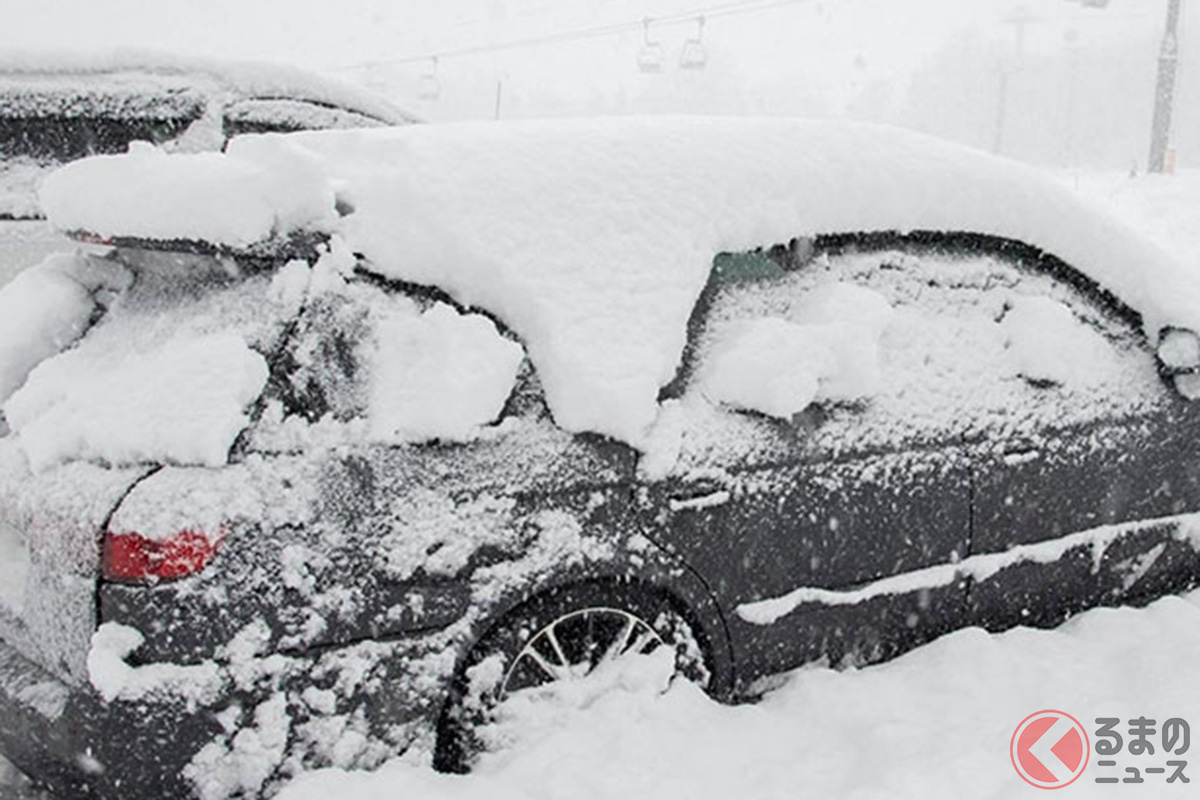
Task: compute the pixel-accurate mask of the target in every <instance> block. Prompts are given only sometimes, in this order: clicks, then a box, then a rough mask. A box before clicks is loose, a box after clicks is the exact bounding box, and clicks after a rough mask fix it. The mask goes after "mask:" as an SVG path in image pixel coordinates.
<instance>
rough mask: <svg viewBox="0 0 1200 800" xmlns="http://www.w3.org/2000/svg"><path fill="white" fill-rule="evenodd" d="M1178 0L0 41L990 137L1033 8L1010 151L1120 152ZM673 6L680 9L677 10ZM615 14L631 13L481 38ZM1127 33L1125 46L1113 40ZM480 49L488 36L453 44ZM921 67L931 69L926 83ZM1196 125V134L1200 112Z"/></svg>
mask: <svg viewBox="0 0 1200 800" xmlns="http://www.w3.org/2000/svg"><path fill="white" fill-rule="evenodd" d="M1166 5H1167V0H1110V2H1109V4H1108V7H1107V8H1104V9H1090V8H1085V7H1083V6H1082V4H1081V2H1080V1H1079V0H641V1H640V2H639V1H638V0H435V1H434V2H428V1H420V2H418V1H417V0H36V1H35V0H0V19H2V20H3V24H0V51H9V52H11V51H12V50H14V49H45V48H60V49H68V50H73V51H78V50H94V49H99V48H109V47H141V48H158V49H163V50H168V51H172V52H178V53H186V54H191V55H203V56H212V57H221V58H235V59H257V60H274V61H282V62H287V63H291V64H294V65H298V66H302V67H307V68H309V69H313V70H316V71H321V72H327V73H329V74H332V75H336V76H339V77H342V78H344V79H347V80H350V81H352V82H356V83H360V84H363V85H366V86H368V87H369V88H372V89H374V90H375V91H377V92H379V93H381V94H384V95H386V96H387V97H389V98H390V99H391V100H393V101H395V102H397V103H399V104H401V105H403V106H406V107H408V108H410V109H412V110H413V111H416V112H417V113H418V114H420V115H422V116H423V117H425V118H426V119H429V120H431V121H441V120H454V119H465V118H490V117H492V116H494V115H495V113H496V107H497V95H498V94H500V95H502V103H501V106H502V112H501V116H504V117H506V118H508V117H530V116H560V115H574V114H598V113H600V114H609V113H722V114H724V113H752V114H797V115H803V116H849V117H853V118H862V119H870V120H878V121H887V122H896V123H899V124H903V125H908V126H911V127H916V128H918V129H922V130H927V131H929V132H931V133H936V134H938V135H944V136H949V137H951V138H957V139H959V140H962V141H966V142H968V143H972V144H976V145H978V146H984V147H986V146H989V144H990V142H991V141H992V139H993V134H992V131H991V129H992V127H994V119H995V117H996V116H997V115H996V112H995V110H994V109H995V106H996V104H997V101H996V100H995V99H994V98H995V96H997V86H998V85H999V83H1000V78H1001V75H1002V73H1003V72H1004V71H1005V70H1006V69H1009V68H1010V65H1009V64H1008V63H1007V60H1008V59H1009V58H1011V57H1012V56H1013V55H1014V53H1015V51H1016V39H1017V37H1016V35H1015V34H1016V31H1017V26H1016V25H1014V24H1012V21H1011V20H1012V19H1013V18H1014V16H1015V15H1018V14H1021V13H1023V14H1024V15H1026V16H1029V17H1031V18H1033V19H1034V21H1033V22H1031V23H1029V24H1028V25H1027V26H1024V27H1025V36H1024V54H1025V55H1024V59H1023V62H1022V64H1021V65H1020V69H1021V70H1022V71H1020V72H1016V73H1014V78H1013V81H1012V82H1011V83H1012V85H1011V86H1010V87H1009V96H1010V102H1011V103H1012V107H1011V108H1010V109H1009V113H1008V122H1007V123H1006V125H1009V126H1015V127H1014V129H1013V130H1012V131H1009V132H1006V135H1005V141H1006V142H1008V143H1011V150H1010V151H1009V153H1010V154H1012V155H1015V156H1017V157H1022V158H1028V159H1030V160H1035V161H1058V162H1060V163H1070V162H1075V161H1079V160H1080V159H1091V160H1093V161H1096V160H1099V161H1104V162H1105V163H1108V164H1111V165H1116V164H1122V165H1126V166H1127V165H1128V164H1129V163H1130V161H1131V160H1136V159H1137V158H1139V157H1140V155H1139V154H1140V153H1141V151H1142V150H1143V149H1144V142H1142V139H1143V138H1145V135H1144V133H1143V132H1142V128H1143V127H1145V125H1144V124H1143V122H1142V117H1145V116H1147V115H1148V113H1149V112H1148V107H1147V103H1150V102H1152V101H1151V100H1150V98H1152V96H1153V84H1154V68H1155V67H1154V64H1155V57H1156V51H1157V42H1158V39H1159V37H1160V36H1161V30H1162V24H1163V17H1164V16H1165V10H1166ZM1187 5H1189V4H1187V3H1185V7H1186V6H1187ZM701 13H703V14H704V15H705V25H704V32H703V44H704V48H705V51H706V53H707V63H706V66H705V68H704V69H703V70H683V69H680V67H679V63H678V61H679V57H680V53H681V49H682V48H683V46H684V44H685V41H686V40H687V39H688V38H689V37H692V36H695V35H696V33H697V29H698V26H697V23H696V21H695V19H694V18H695V17H696V16H698V15H700V14H701ZM647 17H648V18H650V20H651V27H650V38H651V39H652V40H653V41H656V42H658V43H660V44H661V46H662V53H663V56H664V69H663V71H662V72H661V74H645V73H643V72H640V71H639V70H638V65H637V58H638V53H639V50H641V48H642V45H643V32H642V30H641V26H640V25H639V21H640V20H642V19H644V18H647ZM668 18H675V19H676V21H673V22H670V23H667V22H664V19H668ZM1197 25H1200V14H1193V15H1191V18H1189V17H1187V16H1186V13H1185V26H1184V28H1185V31H1184V34H1185V35H1184V37H1183V39H1184V43H1183V53H1184V60H1185V62H1186V61H1187V59H1188V58H1189V57H1190V56H1189V53H1190V50H1189V48H1190V46H1191V41H1193V40H1195V41H1197V42H1200V30H1196V28H1197ZM610 26H615V27H617V28H619V29H621V30H619V31H618V32H617V33H613V34H609V35H605V36H598V37H593V38H585V39H570V38H567V39H566V40H562V41H557V42H554V43H544V44H540V45H536V46H521V47H512V48H501V49H492V50H488V49H487V48H495V47H496V46H499V45H505V44H509V43H512V42H514V41H517V40H523V39H530V38H540V37H547V36H550V37H554V36H559V35H562V34H568V35H569V34H571V33H573V32H577V31H580V30H585V29H593V28H597V27H605V28H607V27H610ZM1114 47H1115V48H1123V50H1122V52H1121V53H1116V52H1115V51H1114V50H1113V48H1114ZM477 48H483V49H484V52H480V53H475V54H472V55H460V56H455V55H453V53H454V52H455V51H459V50H463V49H477ZM955 48H957V50H955ZM1106 48H1107V49H1106ZM1068 53H1070V54H1071V55H1066V54H1068ZM435 54H441V57H440V58H439V59H438V62H437V66H436V70H435V69H434V66H433V62H432V60H431V59H428V58H422V57H427V56H430V55H435ZM1089 54H1090V55H1089ZM1089 57H1090V58H1091V60H1090V61H1089ZM1039 59H1040V60H1039ZM930 65H935V66H933V67H931V66H930ZM931 69H934V70H935V71H936V70H941V71H944V72H945V76H944V78H945V81H944V82H945V83H946V85H945V86H944V87H943V86H941V85H940V83H941V82H943V81H942V76H941V74H940V73H939V74H938V75H935V76H934V77H933V78H932V79H931V77H930V70H931ZM435 71H436V86H437V90H438V91H437V93H436V95H437V96H436V98H432V97H431V96H429V95H431V94H432V93H431V92H429V91H425V92H422V91H421V90H422V88H423V87H424V88H425V89H426V90H427V89H428V88H429V86H430V81H429V79H428V78H423V77H422V76H423V75H427V74H430V73H433V72H435ZM1102 73H1103V74H1102ZM917 74H921V75H922V80H923V84H922V85H921V86H920V87H918V90H917V91H914V90H913V89H912V87H913V76H914V75H917ZM1195 82H1196V83H1200V75H1198V79H1197V80H1196V81H1195ZM1184 83H1185V84H1186V83H1187V81H1186V80H1185V81H1184ZM1185 88H1187V87H1186V86H1185ZM1197 89H1200V86H1198V87H1197ZM423 95H425V96H423ZM1068 96H1070V97H1072V98H1073V99H1070V100H1068ZM943 97H944V99H945V102H944V103H942V99H941V98H943ZM1198 98H1200V96H1198ZM939 104H941V105H945V106H946V108H944V109H943V108H941V107H939ZM1106 104H1107V105H1108V106H1110V107H1111V108H1117V109H1118V111H1117V112H1116V115H1117V119H1118V121H1120V122H1121V124H1119V125H1116V126H1113V125H1112V124H1111V123H1110V122H1108V121H1105V119H1104V117H1103V116H1102V113H1101V112H1102V109H1103V106H1105V105H1106ZM1068 106H1069V107H1070V108H1072V109H1074V110H1073V111H1072V112H1071V113H1070V114H1068V115H1067V116H1066V117H1064V116H1063V114H1062V113H1061V110H1062V109H1063V108H1065V107H1068ZM1111 116H1112V113H1110V115H1109V117H1110V118H1111ZM1043 117H1044V118H1045V119H1044V120H1043ZM1097 125H1099V126H1100V127H1101V128H1103V129H1105V130H1107V129H1113V132H1112V133H1111V135H1110V136H1109V137H1108V138H1109V139H1111V141H1109V142H1107V143H1106V144H1105V147H1104V148H1101V149H1098V150H1097V151H1096V152H1095V153H1093V154H1091V155H1088V154H1085V153H1082V152H1081V146H1082V145H1083V144H1086V143H1087V142H1089V141H1090V139H1091V138H1094V137H1095V135H1096V131H1095V128H1096V126H1097ZM1187 125H1188V129H1189V130H1190V131H1191V133H1190V134H1189V135H1190V136H1192V137H1193V138H1194V139H1195V141H1196V142H1197V148H1200V114H1198V115H1196V119H1195V120H1194V121H1193V122H1189V123H1187ZM1022 126H1023V127H1024V128H1025V129H1024V130H1022V129H1021V128H1022ZM1117 128H1119V130H1116V129H1117ZM1101 133H1102V134H1103V133H1104V130H1102V131H1101ZM1063 142H1066V144H1063ZM1190 149H1194V148H1189V152H1190Z"/></svg>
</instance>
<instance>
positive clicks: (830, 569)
mask: <svg viewBox="0 0 1200 800" xmlns="http://www.w3.org/2000/svg"><path fill="white" fill-rule="evenodd" d="M923 267H924V264H923V262H922V261H921V260H920V259H917V258H913V257H910V256H906V255H904V254H902V253H897V252H886V251H885V252H871V253H841V254H836V253H835V254H832V255H831V254H825V255H824V256H822V257H820V258H817V259H815V260H813V261H811V262H808V263H806V264H803V265H795V264H793V263H791V262H789V261H787V260H786V259H783V264H782V265H780V264H778V263H776V262H775V261H774V260H772V259H770V258H768V257H767V256H766V255H764V254H762V253H749V254H741V255H739V256H722V257H719V258H718V259H717V262H716V264H715V268H714V271H713V274H712V278H711V280H710V282H709V286H708V287H707V288H706V290H705V293H704V296H703V297H702V299H701V302H700V303H699V304H698V306H697V311H696V313H695V314H694V315H693V321H692V323H693V324H692V325H691V331H690V335H689V339H690V344H689V348H688V353H687V355H686V357H685V364H684V366H683V372H682V373H681V377H680V378H679V379H678V380H677V381H676V383H675V385H673V386H672V387H670V388H669V394H671V395H672V397H671V399H669V400H668V401H667V402H666V404H665V407H664V410H663V413H662V416H661V417H660V419H659V422H658V424H657V426H656V428H655V430H654V432H653V434H652V435H651V438H650V442H649V444H648V446H647V448H646V453H645V455H644V456H643V459H642V462H641V467H640V472H641V477H642V480H643V488H642V490H641V497H640V509H641V512H642V514H643V524H644V526H645V528H646V530H647V531H648V533H649V535H650V536H652V537H654V538H657V539H658V540H660V541H661V542H663V543H664V545H665V546H668V547H670V548H674V549H675V550H677V551H678V552H680V553H681V554H682V556H683V557H684V559H685V560H686V561H687V562H688V563H689V564H691V565H692V566H693V567H694V568H695V569H696V570H697V571H698V572H699V573H700V574H701V576H702V577H703V578H704V579H705V580H706V581H707V582H708V584H709V586H710V588H711V589H712V591H713V593H714V595H715V596H716V598H717V600H718V603H719V604H720V605H721V606H722V608H724V609H725V611H726V615H727V624H728V626H729V631H730V637H731V640H732V641H733V644H734V647H735V656H736V658H737V660H738V664H739V666H738V679H739V682H740V683H741V684H742V686H743V688H749V687H750V686H751V685H752V683H753V681H754V680H755V679H756V678H757V677H759V676H762V675H765V674H768V673H773V672H778V671H781V670H784V669H788V668H790V667H793V666H795V665H797V664H800V663H803V662H804V661H808V660H813V659H817V658H829V659H832V660H834V661H838V662H849V663H857V662H861V661H869V660H874V659H878V658H883V657H886V656H888V655H890V654H892V653H895V652H897V651H898V650H899V649H903V648H905V647H909V646H912V645H914V644H916V643H919V642H922V641H926V640H928V639H929V638H931V637H933V636H936V635H938V634H939V633H941V632H944V631H946V630H948V629H950V628H952V627H954V626H956V625H959V624H961V622H962V619H963V612H964V603H965V583H964V582H963V581H962V580H961V579H960V577H959V574H958V572H957V570H956V566H955V565H956V562H958V561H959V560H961V559H962V558H965V557H966V554H967V551H968V536H969V532H970V496H971V486H970V481H971V469H970V461H969V458H968V455H967V452H966V450H965V447H964V446H965V443H966V441H967V433H968V431H969V427H970V424H969V420H970V419H971V414H970V413H968V412H969V411H970V409H969V408H968V407H969V406H970V404H971V402H972V400H973V399H975V398H972V397H971V396H969V395H967V394H964V393H963V392H962V391H959V388H960V387H959V386H958V385H960V384H963V383H965V382H967V381H968V380H969V378H970V376H971V375H972V374H973V364H974V348H975V346H976V342H975V339H976V338H978V336H977V335H974V338H972V336H964V335H963V333H964V327H966V328H969V327H970V325H969V324H967V323H964V322H963V320H962V319H961V317H963V316H966V317H969V318H970V319H969V320H968V322H974V321H975V319H974V317H979V316H982V317H983V319H984V320H985V321H986V322H987V324H989V325H990V324H992V323H991V321H990V318H988V317H987V316H986V314H982V312H979V311H978V310H975V311H974V312H973V314H974V316H972V313H968V312H967V311H964V310H963V309H968V310H970V309H972V308H973V306H972V304H973V302H974V301H975V300H977V299H978V294H979V289H978V287H973V286H968V287H967V288H965V289H959V288H956V287H957V282H959V281H961V280H962V278H963V275H961V274H959V273H958V272H956V271H954V270H951V271H950V273H949V274H942V273H937V272H931V271H930V270H927V269H924V268H923ZM942 272H943V273H944V272H945V270H943V271H942ZM976 277H977V278H978V279H979V280H978V283H979V286H982V285H983V282H984V281H985V280H986V275H984V276H976ZM847 286H851V287H857V290H859V293H858V294H855V292H854V291H850V290H846V289H845V288H844V287H847ZM830 287H834V288H835V289H836V291H835V292H834V293H833V300H830V294H829V291H828V290H829V289H830ZM864 290H865V291H866V292H867V294H865V295H864V294H862V291H864ZM956 294H957V295H963V296H962V297H950V299H949V300H947V296H948V295H956ZM839 295H840V296H841V298H842V299H841V301H838V300H837V296H839ZM814 296H824V297H825V298H826V301H829V302H826V304H825V307H822V306H821V303H817V305H816V307H815V308H814V306H813V303H812V302H810V301H811V300H812V298H813V297H814ZM846 301H849V302H846ZM880 301H882V302H883V304H884V307H890V308H889V309H888V311H887V312H886V313H885V314H883V315H882V316H886V317H889V318H890V319H889V320H888V321H887V324H886V325H883V326H880V325H878V321H879V320H878V319H877V318H878V317H879V316H880V314H878V313H876V312H877V311H878V309H879V302H880ZM830 303H832V306H833V307H832V308H831V307H829V306H830ZM860 303H865V304H867V305H873V306H874V307H875V309H876V311H875V312H872V313H871V314H867V313H866V309H865V308H863V307H860V306H859V304H860ZM839 304H840V306H841V307H840V308H838V307H837V306H839ZM757 320H781V321H784V322H789V323H792V324H799V325H801V326H805V325H807V326H810V327H812V326H815V327H816V328H822V326H824V328H823V329H824V335H826V336H827V337H832V339H833V340H834V341H833V346H834V349H837V348H838V346H839V342H840V341H841V340H843V339H846V340H850V339H855V337H856V335H857V334H856V331H855V326H856V325H861V326H868V327H869V326H872V325H874V326H875V327H876V328H877V331H876V333H875V335H876V336H877V341H876V342H875V344H876V345H877V352H875V354H874V356H875V359H876V361H877V362H878V363H877V367H878V374H876V375H875V376H874V377H875V380H874V382H873V383H874V386H873V387H868V388H869V391H865V392H862V391H860V392H859V393H858V394H857V395H856V394H855V392H849V393H847V394H845V395H844V396H842V397H826V398H824V399H820V398H818V399H817V401H816V402H813V403H811V404H809V405H808V406H806V407H805V408H803V409H802V410H801V411H800V412H799V413H796V414H794V415H792V416H790V417H782V416H780V415H778V414H776V415H772V414H770V413H762V412H761V410H756V409H754V408H745V407H741V408H739V407H737V403H732V404H731V403H729V402H725V401H722V400H721V399H720V398H714V396H713V395H714V392H713V391H712V386H713V379H712V378H711V373H710V372H709V371H710V369H711V359H713V358H715V353H718V352H719V351H720V350H721V348H722V347H723V346H724V345H723V342H724V341H726V340H727V339H728V337H729V336H730V335H731V334H730V331H737V330H744V329H745V328H744V326H745V324H746V323H747V322H748V321H757ZM872 320H874V321H872ZM769 324H776V323H769ZM739 326H742V327H739ZM976 327H978V325H977V326H976ZM967 333H971V331H969V330H968V331H967ZM976 333H977V332H976ZM868 338H870V337H868ZM773 346H774V343H773V342H772V341H767V342H765V347H764V349H766V350H769V349H771V348H772V347H773ZM851 350H853V348H851ZM867 350H868V351H869V350H870V348H867ZM860 355H861V353H860ZM801 360H803V358H802V354H801ZM748 361H753V358H752V357H748V358H743V359H742V362H743V363H746V362H748ZM768 361H769V359H768ZM860 366H861V365H860ZM766 367H767V368H768V369H773V368H778V367H779V364H777V363H776V364H767V365H766ZM787 368H788V367H787V365H784V366H783V367H782V368H781V369H782V370H783V371H786V369H787ZM866 371H867V372H869V371H870V370H869V369H867V370H866ZM738 377H739V379H740V383H739V384H738V385H743V386H744V385H747V384H748V383H752V382H753V381H755V380H757V378H756V376H754V375H747V374H743V375H740V376H738ZM866 383H872V381H869V380H868V381H866ZM858 388H859V389H860V390H861V389H862V388H863V387H861V386H860V387H858ZM834 394H836V393H834Z"/></svg>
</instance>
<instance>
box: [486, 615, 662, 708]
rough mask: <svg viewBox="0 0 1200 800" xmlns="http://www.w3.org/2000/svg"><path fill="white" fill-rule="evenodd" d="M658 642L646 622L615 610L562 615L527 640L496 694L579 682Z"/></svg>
mask: <svg viewBox="0 0 1200 800" xmlns="http://www.w3.org/2000/svg"><path fill="white" fill-rule="evenodd" d="M661 644H663V639H662V637H661V636H659V635H658V633H657V632H656V631H655V630H654V628H653V627H651V626H650V624H649V623H647V622H646V621H645V620H643V619H641V618H640V617H638V616H636V615H634V614H631V613H629V612H628V611H624V610H622V609H616V608H586V609H582V610H580V611H574V612H572V613H570V614H565V615H563V616H561V617H558V618H557V619H555V620H553V621H552V622H551V623H550V624H548V625H546V626H545V627H544V628H542V629H541V630H539V631H538V632H537V633H535V634H534V635H533V636H532V637H530V639H529V641H527V642H526V643H525V645H524V647H522V648H521V650H520V651H519V652H518V653H517V656H516V658H514V659H513V662H512V665H511V666H510V667H509V669H508V672H507V673H506V674H505V676H504V683H503V684H502V686H501V696H502V697H503V696H505V695H508V694H510V693H512V692H515V691H519V690H521V689H527V688H532V687H535V686H543V685H546V684H548V683H552V682H554V681H559V680H570V679H577V678H583V677H585V676H587V675H589V674H591V673H592V672H593V671H594V670H595V669H596V668H597V667H599V666H600V665H601V664H606V663H609V662H612V661H615V660H616V659H619V658H621V657H623V656H626V655H628V654H632V653H649V652H651V651H653V650H654V649H655V648H657V647H658V646H659V645H661Z"/></svg>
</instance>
